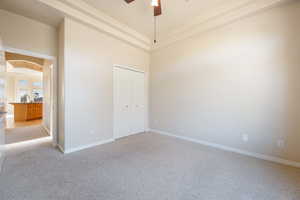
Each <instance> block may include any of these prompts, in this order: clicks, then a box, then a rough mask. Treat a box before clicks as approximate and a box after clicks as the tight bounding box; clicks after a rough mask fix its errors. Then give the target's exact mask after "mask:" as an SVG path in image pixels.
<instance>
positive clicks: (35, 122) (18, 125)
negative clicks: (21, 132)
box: [5, 116, 43, 129]
mask: <svg viewBox="0 0 300 200" xmlns="http://www.w3.org/2000/svg"><path fill="white" fill-rule="evenodd" d="M5 121H6V122H5V128H6V129H12V128H21V127H27V126H35V125H41V124H42V122H43V120H42V119H37V120H30V121H22V122H15V121H14V118H13V117H12V116H9V117H7V118H6V119H5Z"/></svg>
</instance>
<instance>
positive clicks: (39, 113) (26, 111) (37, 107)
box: [10, 103, 43, 121]
mask: <svg viewBox="0 0 300 200" xmlns="http://www.w3.org/2000/svg"><path fill="white" fill-rule="evenodd" d="M10 104H11V105H13V106H14V120H15V121H28V120H34V119H41V118H42V117H43V103H10Z"/></svg>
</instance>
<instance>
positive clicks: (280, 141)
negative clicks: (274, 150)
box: [277, 139, 285, 149]
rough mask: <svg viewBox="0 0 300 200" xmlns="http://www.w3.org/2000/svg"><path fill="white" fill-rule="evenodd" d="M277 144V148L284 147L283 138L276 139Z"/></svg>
mask: <svg viewBox="0 0 300 200" xmlns="http://www.w3.org/2000/svg"><path fill="white" fill-rule="evenodd" d="M277 146H278V147H279V148H281V149H282V148H284V146H285V141H284V140H283V139H279V140H277Z"/></svg>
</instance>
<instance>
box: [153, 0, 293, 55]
mask: <svg viewBox="0 0 300 200" xmlns="http://www.w3.org/2000/svg"><path fill="white" fill-rule="evenodd" d="M289 1H291V0H241V1H239V3H238V4H235V5H231V6H224V7H219V8H217V9H216V10H215V12H213V13H210V14H207V15H205V14H204V15H201V16H199V17H198V18H196V20H195V21H193V22H191V23H189V24H186V25H185V26H182V27H181V28H179V29H176V30H175V31H173V32H171V33H170V34H168V35H167V36H165V37H163V38H161V39H160V40H161V41H160V42H159V43H157V44H155V45H153V46H152V51H156V50H158V49H161V48H164V47H167V46H169V45H171V44H173V43H175V42H178V41H182V40H184V39H187V38H190V37H193V36H195V35H197V34H201V33H204V32H207V31H211V30H214V29H216V28H218V27H220V26H224V25H226V24H229V23H231V22H234V21H236V20H239V19H241V18H243V17H247V16H250V15H252V14H254V13H256V12H258V11H261V10H264V9H268V8H271V7H274V6H277V5H279V4H282V3H285V2H289Z"/></svg>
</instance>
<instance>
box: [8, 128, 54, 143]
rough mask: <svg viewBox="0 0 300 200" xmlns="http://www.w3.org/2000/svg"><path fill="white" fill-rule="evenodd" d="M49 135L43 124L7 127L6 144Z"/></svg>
mask: <svg viewBox="0 0 300 200" xmlns="http://www.w3.org/2000/svg"><path fill="white" fill-rule="evenodd" d="M47 136H48V134H47V132H46V131H45V129H44V128H43V127H42V125H35V126H27V127H21V128H12V129H6V130H5V144H12V143H17V142H23V141H28V140H33V139H37V138H42V137H47Z"/></svg>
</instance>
